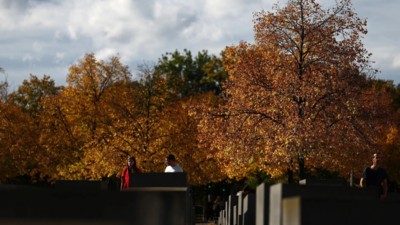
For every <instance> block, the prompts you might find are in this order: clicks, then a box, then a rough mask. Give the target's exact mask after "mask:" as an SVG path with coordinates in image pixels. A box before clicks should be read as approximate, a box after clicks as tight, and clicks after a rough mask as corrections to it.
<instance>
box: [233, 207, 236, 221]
mask: <svg viewBox="0 0 400 225" xmlns="http://www.w3.org/2000/svg"><path fill="white" fill-rule="evenodd" d="M233 225H237V206H236V205H235V206H233Z"/></svg>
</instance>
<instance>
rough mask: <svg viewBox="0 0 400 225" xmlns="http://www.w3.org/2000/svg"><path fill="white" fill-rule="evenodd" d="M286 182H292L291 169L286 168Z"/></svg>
mask: <svg viewBox="0 0 400 225" xmlns="http://www.w3.org/2000/svg"><path fill="white" fill-rule="evenodd" d="M287 183H288V184H293V171H292V170H291V169H287Z"/></svg>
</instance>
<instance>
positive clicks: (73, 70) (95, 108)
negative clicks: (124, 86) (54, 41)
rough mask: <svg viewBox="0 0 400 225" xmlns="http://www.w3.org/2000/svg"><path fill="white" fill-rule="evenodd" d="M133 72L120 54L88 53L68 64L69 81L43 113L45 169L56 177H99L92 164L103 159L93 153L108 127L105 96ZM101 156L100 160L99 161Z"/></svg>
mask: <svg viewBox="0 0 400 225" xmlns="http://www.w3.org/2000/svg"><path fill="white" fill-rule="evenodd" d="M129 79H130V72H129V70H128V67H127V66H124V65H122V64H121V63H120V61H119V57H116V56H115V57H111V58H110V59H109V60H108V61H103V60H97V59H96V58H95V56H94V54H86V55H85V56H84V57H83V58H82V59H81V60H79V61H78V62H77V63H76V64H74V65H72V66H71V67H70V68H69V74H68V76H67V83H68V85H67V86H66V87H65V88H63V89H62V91H61V92H60V93H59V94H58V95H57V96H54V97H53V98H49V99H46V101H45V102H44V103H43V107H45V108H46V110H45V112H43V113H42V115H41V120H42V123H41V125H42V130H43V132H42V133H41V144H42V145H44V146H46V151H45V152H47V153H46V155H45V156H43V157H44V159H45V160H46V161H47V162H48V163H47V164H46V165H47V169H46V171H47V172H48V173H49V175H51V176H52V177H54V178H57V179H59V178H60V177H63V178H67V179H95V178H96V179H97V178H98V177H99V176H100V177H101V175H99V176H97V175H96V176H95V177H92V175H93V170H92V167H93V165H95V164H96V163H100V164H101V163H102V162H101V160H102V158H100V159H97V158H94V157H93V155H99V154H100V153H99V152H96V149H93V150H92V148H91V147H92V145H93V143H99V142H100V141H101V138H103V136H102V135H101V134H102V133H104V132H105V131H107V129H108V126H109V123H110V117H109V108H107V107H106V104H105V102H106V101H105V99H106V98H110V97H112V96H110V95H111V94H113V93H116V92H115V91H113V90H112V89H113V88H118V87H117V86H116V85H115V84H118V83H124V82H127V81H128V80H129ZM95 159H97V160H100V162H99V161H96V160H95Z"/></svg>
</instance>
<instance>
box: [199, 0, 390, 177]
mask: <svg viewBox="0 0 400 225" xmlns="http://www.w3.org/2000/svg"><path fill="white" fill-rule="evenodd" d="M274 9H275V12H265V11H262V12H259V13H255V14H254V17H255V19H254V23H255V25H254V30H255V42H256V43H255V44H254V45H251V44H247V43H245V42H241V43H240V44H239V45H238V46H231V47H228V48H227V49H226V57H225V60H224V66H225V68H226V71H227V72H228V73H229V78H228V80H227V82H226V83H224V85H223V92H222V93H223V95H224V96H225V100H226V104H224V105H220V106H219V107H218V108H210V107H208V106H205V105H203V106H200V108H202V109H203V112H202V114H201V117H202V121H201V122H200V124H199V133H200V134H199V135H198V138H199V142H200V147H206V148H209V155H211V156H213V157H215V158H217V159H218V160H217V161H218V162H219V165H220V166H221V167H223V168H224V169H223V171H224V172H225V173H227V174H228V175H229V177H235V176H236V177H243V176H246V174H245V173H243V172H242V171H243V170H242V168H246V167H248V166H249V165H251V164H254V163H256V164H257V165H258V169H259V170H262V171H266V172H267V173H268V174H270V175H272V176H273V177H275V176H279V175H281V174H283V173H287V174H288V176H289V178H292V177H291V176H292V175H293V171H294V170H298V174H299V179H304V178H305V177H304V174H305V168H312V167H319V168H327V169H330V170H334V171H338V172H340V173H341V174H346V175H347V174H348V173H349V171H350V170H351V169H352V168H353V169H355V170H357V171H358V172H359V171H362V168H363V167H364V166H365V163H366V162H368V159H369V156H370V155H371V153H372V152H373V151H375V150H376V148H378V147H379V146H378V143H379V140H378V136H379V135H377V134H379V133H382V132H383V130H384V126H385V125H386V124H387V122H388V121H387V117H388V115H389V114H390V108H389V107H388V106H389V104H390V101H391V100H390V98H389V96H388V94H387V93H386V92H385V91H378V90H377V89H376V88H373V87H371V88H364V87H365V86H367V84H368V82H369V80H371V79H372V78H373V75H374V74H375V73H376V72H377V71H376V70H373V69H372V68H371V67H370V62H369V57H370V54H369V53H368V52H367V51H366V49H365V48H364V47H363V44H362V42H361V40H360V39H361V37H362V35H365V34H366V33H367V30H366V29H365V26H366V20H361V19H359V18H358V17H357V16H356V14H355V13H354V12H353V9H352V4H351V2H350V1H347V0H344V1H341V2H340V3H337V4H336V5H335V6H333V7H331V8H329V9H327V10H325V9H322V8H321V7H320V5H319V4H318V3H316V2H315V1H314V0H289V2H288V4H287V5H286V6H285V7H282V8H280V7H279V6H278V5H275V6H274ZM289 180H291V179H289Z"/></svg>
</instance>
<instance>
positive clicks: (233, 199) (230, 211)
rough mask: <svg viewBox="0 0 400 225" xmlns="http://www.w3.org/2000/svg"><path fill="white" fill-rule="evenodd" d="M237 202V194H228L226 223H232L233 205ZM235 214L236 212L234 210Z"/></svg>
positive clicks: (229, 224)
mask: <svg viewBox="0 0 400 225" xmlns="http://www.w3.org/2000/svg"><path fill="white" fill-rule="evenodd" d="M237 204H238V197H237V196H233V195H229V201H228V208H227V209H228V210H227V212H228V215H227V218H228V221H227V225H233V215H234V213H233V206H235V205H237ZM236 215H237V212H236Z"/></svg>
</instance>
